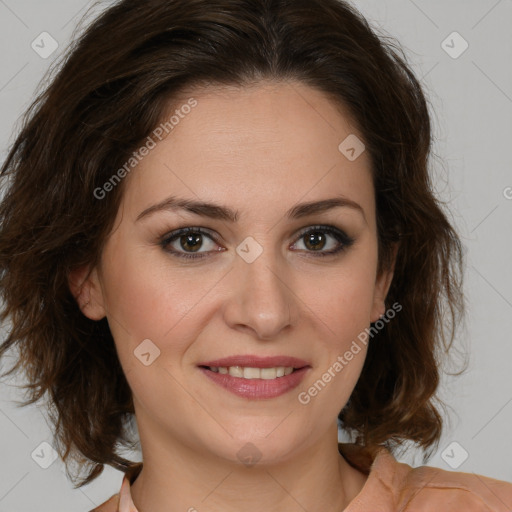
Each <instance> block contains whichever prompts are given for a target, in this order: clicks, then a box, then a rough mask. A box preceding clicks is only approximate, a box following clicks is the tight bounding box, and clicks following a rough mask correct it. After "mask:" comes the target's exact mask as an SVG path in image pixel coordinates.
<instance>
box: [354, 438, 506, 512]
mask: <svg viewBox="0 0 512 512" xmlns="http://www.w3.org/2000/svg"><path fill="white" fill-rule="evenodd" d="M344 452H345V453H347V451H345V450H344ZM364 465H365V464H364V461H362V459H360V460H359V464H358V466H359V467H361V466H364ZM366 466H368V464H366ZM362 469H363V470H364V468H362ZM367 469H368V471H367V473H368V479H367V482H366V484H365V486H364V487H363V489H362V491H361V493H360V494H359V496H357V497H356V500H355V503H354V505H355V506H354V508H353V510H354V512H356V511H358V510H359V508H358V506H363V507H362V508H361V510H365V508H364V507H368V506H374V505H376V504H381V505H382V504H384V503H385V505H384V506H383V507H382V510H383V511H384V510H385V511H386V512H388V511H392V510H393V511H394V510H402V511H404V512H409V511H411V512H412V511H414V512H427V511H431V510H435V511H436V512H461V511H464V512H510V511H511V510H512V483H507V482H503V481H501V480H495V479H493V478H489V477H485V476H482V475H477V474H475V473H462V472H453V471H446V470H443V469H439V468H435V467H430V466H421V467H418V468H412V467H411V466H409V465H408V464H404V463H401V462H398V461H397V460H396V459H395V458H394V456H393V455H392V454H391V453H390V452H389V451H388V450H387V449H385V448H383V449H382V450H380V451H378V453H377V454H376V455H375V457H374V458H373V461H372V462H371V464H370V467H368V468H367ZM366 509H367V508H366ZM348 510H349V511H350V512H352V509H348ZM379 510H380V509H379Z"/></svg>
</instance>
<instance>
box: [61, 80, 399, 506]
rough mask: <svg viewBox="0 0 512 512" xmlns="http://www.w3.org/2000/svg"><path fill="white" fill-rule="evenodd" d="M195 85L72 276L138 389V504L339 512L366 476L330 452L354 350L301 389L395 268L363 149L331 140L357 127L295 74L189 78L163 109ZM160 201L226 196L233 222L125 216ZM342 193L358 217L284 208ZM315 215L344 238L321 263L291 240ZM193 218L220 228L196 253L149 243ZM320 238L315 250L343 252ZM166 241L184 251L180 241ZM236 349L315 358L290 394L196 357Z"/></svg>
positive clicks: (354, 331)
mask: <svg viewBox="0 0 512 512" xmlns="http://www.w3.org/2000/svg"><path fill="white" fill-rule="evenodd" d="M188 92H189V93H190V91H188ZM191 96H193V97H194V98H195V99H196V100H197V101H198V105H197V106H196V107H195V108H193V109H192V111H191V113H190V114H188V115H187V116H185V117H184V119H182V120H180V123H179V124H178V125H177V126H176V127H175V128H174V130H173V131H172V132H171V134H170V136H168V137H167V138H165V139H164V140H162V141H161V142H159V143H158V144H157V146H156V147H155V148H154V149H153V150H152V151H151V152H150V153H149V155H147V156H146V157H145V158H144V159H143V160H142V161H141V162H140V164H139V165H138V166H137V168H136V169H135V170H133V171H132V173H131V174H130V175H129V176H128V177H127V178H126V182H125V183H124V186H125V189H124V192H123V199H122V204H121V206H120V209H119V212H118V215H117V219H116V222H115V227H114V229H113V231H112V233H111V235H110V237H109V238H108V240H107V243H106V245H105V247H104V250H103V253H102V257H101V262H100V264H99V265H98V266H97V267H95V268H92V269H89V268H82V269H77V270H76V271H75V273H74V274H72V275H71V276H70V285H71V289H72V291H73V293H74V294H75V296H76V297H77V300H78V302H79V303H80V304H81V307H82V311H83V313H84V314H85V315H87V316H88V317H89V318H91V319H94V320H99V319H101V318H103V317H105V316H106V317H107V319H108V322H109V325H110V328H111V330H112V334H113V337H114V340H115V344H116V347H117V352H118V355H119V359H120V362H121V365H122V367H123V370H124V372H125V374H126V378H127V380H128V383H129V385H130V387H131V389H132V392H133V400H134V408H135V415H136V420H137V425H138V429H139V435H140V440H141V447H142V452H143V460H144V468H143V470H142V472H141V474H140V476H139V477H138V478H137V480H136V481H135V483H134V484H133V486H132V497H133V500H134V504H135V505H136V507H137V508H138V510H139V512H147V511H149V510H151V511H152V512H160V511H162V512H163V511H166V512H169V511H171V512H173V511H185V510H189V509H190V508H191V507H194V508H195V509H197V510H201V511H214V510H215V511H220V510H222V511H226V512H230V511H239V510H244V511H247V512H251V511H261V510H267V511H278V510H279V511H283V510H286V511H301V512H303V510H326V511H340V510H342V509H343V508H345V507H346V506H347V505H348V503H349V502H350V501H351V500H352V499H353V498H354V497H355V496H356V495H357V494H358V493H359V492H360V491H361V489H362V487H363V485H364V483H365V481H366V476H365V475H364V474H362V473H360V472H359V471H357V470H356V469H354V468H352V467H351V466H350V465H349V464H348V463H347V462H346V461H345V459H344V458H343V457H342V456H341V455H340V454H339V453H338V449H337V423H336V419H337V415H338V413H339V411H340V410H341V409H342V408H343V406H344V405H345V404H346V402H347V400H348V398H349V397H350V394H351V392H352V390H353V388H354V386H355V384H356V382H357V380H358V378H359V375H360V373H361V369H362V366H363V363H364V358H365V355H366V349H365V347H364V345H362V350H361V351H360V352H359V353H358V354H357V355H356V356H354V358H353V359H352V361H350V363H349V364H348V365H347V366H346V367H344V369H343V371H341V372H339V373H337V374H336V376H335V377H334V378H333V379H332V380H331V382H329V383H328V384H327V385H326V386H325V388H324V389H323V390H322V391H321V392H319V393H318V395H317V396H315V397H313V398H312V399H311V401H310V402H309V403H308V404H307V405H302V404H301V403H300V402H299V401H298V398H297V397H298V394H299V392H301V391H305V390H307V389H308V388H309V387H310V386H311V385H312V384H313V383H314V382H315V381H317V380H318V379H320V378H321V376H322V374H323V373H324V372H325V371H327V369H328V368H329V367H331V366H332V365H333V363H334V362H335V361H336V360H337V357H338V356H340V355H343V354H344V353H345V352H346V351H347V350H348V349H349V347H350V345H351V343H352V341H353V340H355V339H357V336H358V335H359V334H360V333H361V332H362V331H364V329H365V328H366V327H369V325H370V322H374V321H376V320H377V319H378V318H379V316H381V315H383V314H384V312H385V305H384V299H385V296H386V294H387V291H388V289H389V285H390V283H391V279H392V275H393V274H392V270H391V269H390V270H389V271H387V272H384V273H382V274H381V275H377V261H378V259H377V258H378V254H377V230H376V219H375V197H374V190H373V183H372V178H371V173H370V168H371V166H370V159H369V155H368V154H367V153H366V152H363V154H362V155H361V156H359V157H358V158H357V159H356V160H355V161H349V160H348V159H347V158H345V156H344V155H343V154H342V153H341V152H340V151H339V150H338V146H339V144H340V143H341V141H343V140H344V139H345V138H346V137H347V136H348V135H350V134H358V131H357V129H356V127H355V125H354V124H353V123H352V122H351V120H350V118H349V116H348V115H346V114H344V113H343V112H342V110H341V109H339V108H337V107H336V106H335V105H334V103H333V102H332V101H331V100H329V99H328V98H327V97H326V96H324V95H323V94H322V93H321V92H319V91H317V90H315V89H312V88H310V87H308V86H306V85H304V84H301V83H298V82H260V83H258V84H256V85H254V86H251V87H245V88H243V89H239V88H235V87H217V88H213V87H209V88H207V89H196V90H194V94H189V95H188V96H183V98H181V99H182V100H183V102H182V103H180V102H177V103H176V104H173V109H172V111H174V109H175V108H176V105H178V106H179V105H181V104H184V103H186V101H187V99H188V98H189V97H191ZM181 99H180V101H181ZM359 138H360V139H362V137H361V136H360V135H359ZM171 194H172V195H176V196H179V197H185V198H190V199H194V200H199V199H200V200H208V201H212V202H215V203H219V204H222V205H225V206H229V207H230V208H233V209H235V210H238V211H239V220H238V221H237V222H236V223H231V222H228V221H224V220H214V219H210V218H206V217H201V216H198V215H195V214H192V213H187V212H184V211H182V210H181V211H159V212H156V213H154V214H152V215H148V216H146V217H144V218H143V219H141V220H139V221H137V220H136V219H137V216H138V215H139V214H140V213H141V212H142V211H143V210H145V209H146V208H148V207H150V206H151V205H154V204H156V203H158V202H160V201H162V200H164V199H166V198H167V197H168V196H170V195H171ZM339 195H343V196H344V197H347V198H349V199H351V200H352V201H355V202H357V203H358V204H359V205H360V206H361V208H362V211H363V213H361V212H360V211H358V210H357V209H355V208H350V207H341V208H334V209H332V210H329V211H327V212H323V213H317V214H313V215H310V216H308V217H304V218H301V219H296V220H288V219H287V218H286V217H285V213H286V212H287V211H288V210H289V209H290V208H292V207H293V206H295V205H296V204H298V203H303V202H309V201H319V200H323V199H328V198H332V197H336V196H339ZM315 225H333V226H335V227H337V228H339V229H341V230H342V231H344V232H345V233H346V234H348V235H349V236H351V237H353V238H354V239H355V241H354V243H353V244H352V245H351V246H350V247H347V248H346V250H345V251H343V252H341V253H339V254H337V255H334V256H326V257H319V256H316V254H317V252H315V251H314V247H313V249H311V246H308V245H306V240H305V239H306V238H307V237H304V236H302V237H301V236H299V235H300V233H301V231H303V230H304V229H306V228H309V227H312V226H315ZM187 226H190V227H202V228H204V229H206V230H209V231H210V232H211V233H212V234H213V235H216V236H217V240H218V242H217V241H214V240H211V239H209V238H208V237H207V236H203V237H202V241H203V245H202V246H201V248H200V249H199V252H203V253H207V252H209V251H212V252H210V253H209V255H208V256H207V257H205V258H203V259H200V260H197V261H194V260H185V259H182V258H179V257H177V256H173V255H172V254H171V253H170V252H169V250H166V249H164V248H163V247H162V246H161V245H160V244H159V240H160V238H161V237H163V236H164V235H166V234H168V233H170V232H171V231H173V230H176V229H178V228H181V227H187ZM322 233H324V235H325V237H326V238H325V240H324V241H323V242H322V240H320V242H316V243H317V244H318V247H319V248H320V252H321V251H324V252H326V251H328V250H330V249H332V248H334V247H336V246H337V245H338V242H337V240H336V239H335V238H334V237H333V236H332V235H330V234H328V233H325V232H322ZM249 236H250V237H253V238H254V239H255V240H256V241H257V242H258V243H259V244H260V246H261V247H262V248H263V252H262V254H261V255H260V256H259V257H258V258H257V259H256V260H255V261H254V262H252V263H247V262H246V261H245V260H244V259H242V258H241V257H240V256H239V255H238V254H237V252H236V248H237V246H239V244H241V242H242V241H243V240H245V239H246V238H247V237H249ZM192 245H193V244H192ZM172 247H173V248H174V249H175V250H177V251H180V252H182V253H184V252H187V249H188V252H193V251H191V249H190V245H185V246H183V245H180V240H179V238H178V239H177V240H175V241H174V242H173V243H172ZM218 248H223V250H222V251H221V252H213V251H215V249H218ZM145 339H150V340H151V341H152V342H153V343H154V344H155V345H156V346H157V347H158V348H159V350H160V355H159V357H157V358H156V359H155V360H154V361H153V362H152V363H151V364H150V365H148V366H145V365H143V364H141V361H140V360H139V359H138V358H137V357H135V356H134V350H135V349H136V348H137V346H138V345H139V344H140V343H141V342H142V340H145ZM235 354H244V355H247V354H256V355H260V356H268V355H290V356H295V357H299V358H302V359H305V360H306V361H308V362H309V364H310V366H311V368H310V369H309V370H308V373H307V374H306V376H305V378H304V380H303V381H302V383H301V384H300V385H299V386H298V388H296V389H294V390H292V391H290V392H288V393H286V394H284V395H281V396H279V397H277V398H272V399H267V400H258V399H247V398H242V397H238V396H236V395H234V394H232V393H230V392H228V391H226V390H224V389H223V388H221V387H219V386H218V385H216V384H215V383H213V382H211V381H210V379H208V378H207V377H206V376H204V374H203V372H202V371H201V370H199V368H198V367H197V365H198V364H199V363H200V362H202V361H203V362H204V361H208V360H212V359H216V358H220V357H225V356H230V355H235ZM248 442H250V443H252V444H253V445H255V446H256V447H257V449H258V451H259V453H260V454H261V459H260V460H259V461H258V462H257V463H256V464H255V465H253V466H247V465H245V464H243V463H242V462H241V461H240V460H239V458H238V457H237V452H238V451H239V450H240V449H241V448H242V447H244V446H245V445H246V443H248Z"/></svg>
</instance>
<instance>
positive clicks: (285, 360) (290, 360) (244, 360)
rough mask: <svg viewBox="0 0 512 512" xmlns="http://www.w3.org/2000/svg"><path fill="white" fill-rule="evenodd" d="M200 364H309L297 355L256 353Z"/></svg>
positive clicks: (256, 366) (249, 366)
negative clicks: (266, 355)
mask: <svg viewBox="0 0 512 512" xmlns="http://www.w3.org/2000/svg"><path fill="white" fill-rule="evenodd" d="M198 366H214V367H217V368H218V367H228V366H245V367H247V368H275V367H278V366H284V367H285V368H286V367H293V368H296V369H297V368H303V367H304V366H309V363H308V362H307V361H304V360H303V359H298V358H297V357H290V356H269V357H260V356H254V355H246V356H244V355H236V356H230V357H223V358H221V359H215V360H212V361H205V362H203V363H199V364H198Z"/></svg>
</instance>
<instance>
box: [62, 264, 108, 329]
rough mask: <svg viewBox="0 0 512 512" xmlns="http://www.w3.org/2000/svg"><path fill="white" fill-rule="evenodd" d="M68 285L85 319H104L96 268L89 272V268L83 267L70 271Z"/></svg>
mask: <svg viewBox="0 0 512 512" xmlns="http://www.w3.org/2000/svg"><path fill="white" fill-rule="evenodd" d="M68 284H69V289H70V291H71V294H72V295H73V297H74V298H75V300H76V301H77V304H78V307H79V308H80V310H81V311H82V313H83V314H84V315H85V316H86V317H87V318H90V319H91V320H101V319H102V318H104V317H105V308H104V306H103V296H102V293H101V285H100V282H99V277H98V271H97V269H96V268H93V269H92V270H91V269H90V268H89V266H87V265H85V266H83V267H78V268H75V269H73V270H71V271H70V272H69V274H68Z"/></svg>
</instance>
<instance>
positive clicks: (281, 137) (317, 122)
mask: <svg viewBox="0 0 512 512" xmlns="http://www.w3.org/2000/svg"><path fill="white" fill-rule="evenodd" d="M191 99H193V100H194V103H191V101H190V100H191ZM190 104H193V105H194V106H193V108H183V106H184V105H190ZM171 119H172V123H171V124H172V129H171V130H170V132H169V134H168V135H167V136H166V137H165V138H163V140H161V141H158V140H157V141H156V142H157V143H156V145H155V147H154V148H153V149H152V150H151V151H150V152H149V154H147V156H145V157H144V158H143V159H142V160H141V161H140V163H139V164H138V165H137V167H136V168H135V169H134V171H133V172H132V173H131V174H130V175H129V177H128V182H129V183H126V184H125V185H126V189H125V194H124V196H125V197H124V198H123V203H124V206H125V208H128V210H129V211H130V217H131V218H132V219H133V218H134V216H135V217H136V215H137V214H138V213H140V211H142V210H143V209H145V208H147V207H148V206H150V205H151V204H153V203H156V202H159V201H162V200H163V199H165V198H166V197H167V196H169V195H171V194H172V195H179V196H181V197H189V198H193V199H201V200H210V201H215V202H222V203H224V204H229V205H230V206H231V207H233V208H234V209H237V210H239V211H240V212H241V217H243V216H244V212H245V210H249V209H250V210H254V208H255V207H257V208H258V209H259V210H260V216H261V213H262V207H263V209H264V210H265V211H266V212H268V213H270V212H274V213H276V214H278V212H279V211H281V210H283V209H288V208H289V206H290V205H292V204H294V203H296V202H299V201H310V200H317V199H325V198H327V197H333V196H335V195H337V194H338V195H339V194H341V195H345V196H347V197H350V198H351V199H353V200H355V201H357V202H359V203H360V204H361V203H362V206H363V207H364V209H365V210H366V211H367V214H369V215H370V216H372V215H371V214H372V213H373V208H374V205H373V183H372V178H371V170H370V169H371V164H370V160H369V157H368V155H367V154H366V152H363V153H362V154H361V155H360V156H359V157H358V158H357V159H355V160H354V161H351V160H349V159H348V158H347V157H346V156H345V154H344V153H343V152H342V151H340V149H339V146H340V143H342V142H343V141H344V140H346V139H347V137H354V136H356V137H358V138H359V139H361V136H360V134H359V133H358V130H357V128H356V127H355V125H354V123H353V122H352V120H351V118H350V116H349V115H347V114H346V113H345V112H344V111H343V109H342V107H341V106H340V105H338V104H335V103H334V102H333V101H332V100H329V99H328V98H327V97H326V96H325V95H324V94H323V93H322V92H320V91H318V90H316V89H313V88H310V87H308V86H306V85H304V84H301V83H298V82H263V83H259V84H255V85H251V86H248V87H234V86H222V87H207V88H200V89H199V88H198V89H195V90H194V89H191V90H189V91H187V94H181V95H180V96H179V97H177V98H174V99H173V102H172V107H171V105H170V108H169V109H168V111H167V112H166V113H165V115H164V116H162V126H164V124H165V123H167V127H168V128H170V124H169V122H170V120H171ZM164 134H165V133H164ZM349 140H351V139H349Z"/></svg>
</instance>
